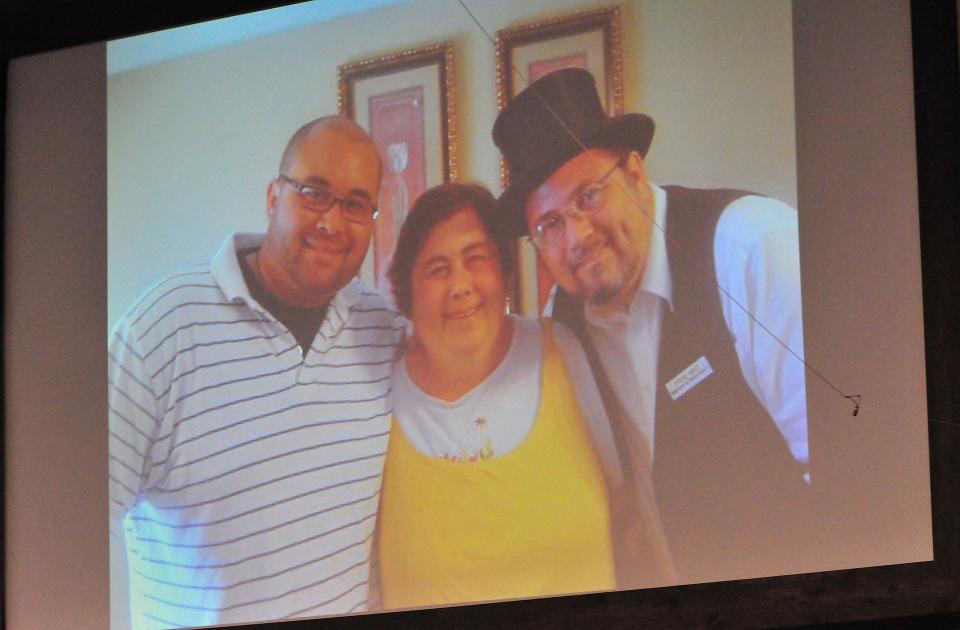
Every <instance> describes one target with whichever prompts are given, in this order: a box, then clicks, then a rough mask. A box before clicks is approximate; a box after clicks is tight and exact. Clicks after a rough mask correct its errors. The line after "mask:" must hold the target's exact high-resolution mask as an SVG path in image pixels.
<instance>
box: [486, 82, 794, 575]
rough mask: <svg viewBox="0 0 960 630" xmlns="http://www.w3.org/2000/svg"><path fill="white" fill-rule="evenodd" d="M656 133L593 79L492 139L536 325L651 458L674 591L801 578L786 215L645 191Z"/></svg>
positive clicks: (540, 94)
mask: <svg viewBox="0 0 960 630" xmlns="http://www.w3.org/2000/svg"><path fill="white" fill-rule="evenodd" d="M653 130H654V124H653V120H652V119H651V118H650V117H649V116H646V115H644V114H625V115H622V116H614V117H612V118H608V117H607V116H606V114H605V113H604V111H603V108H602V106H601V104H600V99H599V96H598V94H597V90H596V85H595V83H594V80H593V77H592V76H591V75H590V73H589V72H587V71H585V70H580V69H572V68H571V69H564V70H559V71H556V72H553V73H551V74H548V75H546V76H544V77H542V78H541V79H540V80H538V81H536V82H534V83H533V84H531V85H530V86H529V87H528V88H527V89H525V90H524V91H522V92H521V93H520V94H518V95H517V97H516V98H515V99H514V100H513V101H512V102H511V103H510V104H509V105H508V106H507V108H506V109H504V110H503V111H502V112H501V113H500V115H499V117H498V118H497V121H496V123H495V125H494V128H493V138H494V142H495V143H496V145H497V147H499V149H500V150H501V152H502V153H503V156H504V158H505V160H506V162H507V165H508V167H509V171H510V186H509V187H508V188H507V189H506V190H505V191H504V192H503V194H502V195H501V197H500V199H499V200H498V207H499V209H500V211H501V212H502V213H503V215H504V220H505V221H509V222H511V223H512V224H513V225H514V227H515V230H516V233H517V235H518V236H522V235H529V238H530V240H531V242H532V243H533V245H534V247H535V248H536V251H537V255H538V258H539V260H540V262H541V263H542V265H543V267H544V268H545V269H546V270H547V272H548V273H549V274H550V276H551V277H552V279H553V280H554V281H555V282H556V284H557V288H556V291H555V294H554V295H553V297H552V299H551V302H550V303H548V305H547V314H550V315H552V316H553V317H554V318H556V319H559V320H561V321H563V322H565V323H567V324H568V325H569V326H571V328H572V329H573V330H574V331H575V332H576V334H577V336H578V337H579V338H580V340H581V342H582V343H583V345H584V347H585V350H586V353H587V356H588V358H589V360H590V363H591V368H592V371H593V374H594V377H595V379H596V380H597V384H598V386H599V387H600V390H601V392H602V393H603V397H604V403H605V405H606V406H607V411H608V415H609V416H610V417H611V422H612V424H613V425H614V426H613V427H612V428H613V429H614V433H615V435H617V436H618V437H617V439H618V440H619V441H620V442H621V451H620V452H621V458H623V459H625V460H630V461H631V462H632V464H633V467H634V468H636V467H637V466H644V465H649V464H648V463H647V462H649V461H650V459H649V456H650V455H652V458H653V459H652V461H653V464H652V466H653V474H654V479H655V482H656V491H657V497H658V501H659V507H660V511H661V516H662V518H663V524H664V529H665V531H666V534H667V537H668V539H669V541H670V546H671V551H672V553H673V557H674V561H675V563H676V566H677V571H678V573H679V576H680V579H681V580H682V581H684V582H702V581H712V580H720V579H735V578H743V577H754V576H758V575H769V574H775V573H784V572H795V571H794V570H795V569H798V568H799V566H800V565H799V564H797V563H801V562H802V561H803V558H804V548H805V546H804V541H807V540H809V535H808V526H807V523H806V520H807V518H808V511H809V497H808V496H807V495H808V494H809V492H810V490H809V488H808V487H807V485H808V482H809V473H808V470H807V466H808V463H809V458H808V450H807V421H806V398H805V389H804V365H803V362H802V361H801V360H800V358H801V357H802V353H803V333H802V319H801V310H800V269H799V252H798V238H797V214H796V211H795V210H794V209H793V208H791V207H789V206H787V205H785V204H783V203H781V202H779V201H776V200H773V199H770V198H767V197H763V196H759V195H756V194H753V193H750V192H746V191H740V190H729V189H718V190H700V189H691V188H683V187H678V186H664V187H660V186H657V185H656V184H654V183H652V182H650V181H649V180H648V178H647V173H646V170H645V163H644V160H645V158H646V155H647V151H648V149H649V147H650V143H651V140H652V137H653ZM637 429H639V433H641V434H642V435H643V436H644V437H645V438H646V439H645V440H641V441H640V444H641V446H638V445H637V444H636V443H635V442H636V440H632V439H630V438H629V437H626V436H630V435H636V434H637V432H638V431H637ZM643 445H649V447H648V446H643ZM638 448H639V449H644V448H652V453H637V450H638ZM786 569H794V570H789V571H788V570H786Z"/></svg>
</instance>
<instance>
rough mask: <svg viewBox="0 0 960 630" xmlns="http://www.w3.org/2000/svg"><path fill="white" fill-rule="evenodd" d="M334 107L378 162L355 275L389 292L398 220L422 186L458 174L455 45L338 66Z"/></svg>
mask: <svg viewBox="0 0 960 630" xmlns="http://www.w3.org/2000/svg"><path fill="white" fill-rule="evenodd" d="M337 82H338V88H337V108H338V110H339V111H340V113H341V114H344V115H346V116H348V117H350V118H351V119H352V120H354V121H355V122H357V124H359V125H360V126H361V127H363V128H364V129H365V130H366V131H367V132H368V133H369V134H370V136H371V138H373V141H374V144H376V145H377V150H378V151H380V154H381V159H382V160H383V165H384V169H383V184H382V185H381V190H380V198H379V200H378V207H379V208H380V217H379V219H378V220H377V225H376V228H375V230H374V235H373V255H372V256H367V258H366V260H365V261H364V264H363V267H362V268H361V270H360V277H361V278H362V279H364V280H366V281H368V282H369V283H370V284H371V285H375V286H377V287H379V288H380V289H381V290H383V291H388V290H389V287H388V283H386V281H385V275H386V270H387V268H388V266H389V263H390V260H391V257H392V255H393V248H394V246H395V244H396V239H397V235H398V234H399V229H400V225H401V224H402V223H403V219H404V218H405V217H406V213H407V211H409V208H410V206H411V205H412V204H413V202H414V201H415V200H416V198H417V197H418V196H419V195H420V194H421V193H423V191H424V190H426V189H428V188H431V187H433V186H437V185H439V184H441V183H443V182H448V181H454V180H456V179H457V131H456V129H457V126H456V97H455V90H454V57H453V42H450V41H444V42H439V43H435V44H429V45H426V46H421V47H418V48H412V49H408V50H403V51H399V52H393V53H388V54H384V55H378V56H376V57H370V58H367V59H362V60H359V61H355V62H351V63H346V64H343V65H340V66H338V67H337Z"/></svg>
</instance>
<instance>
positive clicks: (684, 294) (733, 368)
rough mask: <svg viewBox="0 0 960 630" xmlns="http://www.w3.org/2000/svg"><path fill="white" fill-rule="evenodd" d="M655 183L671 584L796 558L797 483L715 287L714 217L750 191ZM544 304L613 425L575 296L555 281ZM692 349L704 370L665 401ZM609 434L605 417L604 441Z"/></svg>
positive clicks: (615, 405) (658, 468)
mask: <svg viewBox="0 0 960 630" xmlns="http://www.w3.org/2000/svg"><path fill="white" fill-rule="evenodd" d="M665 190H666V191H667V200H668V203H667V207H668V212H667V224H666V226H665V227H666V233H667V243H668V258H669V264H670V275H671V279H672V287H673V295H672V298H673V311H672V312H671V311H670V310H669V309H668V308H664V312H663V324H662V330H661V335H660V356H659V365H658V374H657V385H656V412H655V413H656V424H655V429H654V481H655V485H656V491H657V500H658V504H659V508H660V515H661V518H662V520H663V525H664V530H665V532H666V535H667V539H668V540H669V543H670V549H671V553H672V554H673V559H674V563H675V565H676V568H677V572H678V573H679V577H680V579H681V581H683V582H701V581H714V580H719V579H732V578H738V577H755V576H759V575H770V574H773V573H778V572H784V571H783V568H784V567H790V566H802V564H803V563H802V562H800V561H801V560H802V558H803V556H804V554H805V553H806V551H805V550H806V548H807V545H808V539H809V535H808V524H807V519H808V517H809V513H810V507H811V506H810V497H809V494H810V493H809V489H808V488H807V487H806V484H805V483H804V481H803V478H802V475H803V470H802V469H801V467H800V466H799V465H798V464H797V463H796V461H795V460H794V459H793V457H792V455H791V454H790V451H789V448H788V447H787V444H786V441H785V440H784V439H783V437H782V436H781V435H780V433H779V431H778V430H777V427H776V425H775V424H774V423H773V421H772V420H771V418H770V416H769V414H767V412H766V410H765V409H764V408H763V406H762V405H761V404H760V403H759V402H758V401H757V399H756V397H755V396H754V395H753V392H752V391H751V389H750V387H749V386H748V385H747V383H746V382H745V381H744V380H743V376H742V373H741V371H740V364H739V360H738V358H737V354H736V350H735V348H734V340H733V338H732V336H731V334H730V332H729V330H728V329H727V326H726V323H725V321H724V319H723V311H722V307H721V302H720V292H719V290H718V289H717V281H716V277H717V276H716V270H715V267H714V259H713V240H714V235H715V232H716V226H717V221H718V220H719V217H720V214H721V213H722V212H723V210H724V208H726V206H727V205H729V204H730V203H731V202H732V201H734V200H736V199H737V198H739V197H742V196H744V195H748V194H750V193H747V192H744V191H737V190H696V189H689V188H681V187H671V186H668V187H666V188H665ZM554 304H555V306H554V317H556V318H557V319H558V320H560V321H563V322H565V323H567V324H568V325H570V327H571V328H572V329H573V330H574V332H576V333H577V336H578V337H579V338H580V341H581V343H583V345H584V346H585V350H586V353H587V356H588V358H589V359H590V363H591V368H592V369H593V372H594V376H595V377H596V379H597V383H598V386H599V388H600V390H601V393H602V394H603V398H604V404H605V406H606V407H607V413H608V415H609V416H610V417H611V422H612V424H613V425H617V424H618V422H621V421H622V420H618V419H619V418H626V417H628V416H626V415H625V414H626V413H629V410H623V409H622V407H621V405H620V403H619V401H618V400H617V397H616V395H615V394H614V392H613V390H612V388H611V387H610V384H609V381H608V379H607V377H606V374H605V373H604V368H603V366H602V363H601V362H600V360H599V356H598V354H597V350H596V348H595V347H594V345H593V342H592V340H591V338H590V336H589V335H588V334H586V328H585V323H584V319H583V302H582V301H579V300H576V299H574V298H572V297H571V296H569V295H567V294H565V293H563V292H562V291H558V292H557V295H556V298H555V300H554ZM701 356H703V357H706V359H707V361H708V362H709V363H710V367H711V368H712V370H713V374H711V375H710V376H708V377H707V378H705V379H704V380H703V381H701V382H700V383H699V384H697V385H696V386H694V387H693V388H692V389H690V390H689V391H687V392H686V393H685V394H683V395H682V396H680V397H679V398H678V399H677V400H673V399H671V397H670V395H669V394H668V392H667V389H666V383H667V382H668V381H670V380H671V379H673V378H674V377H675V376H677V375H678V374H679V373H680V372H682V371H683V370H684V369H685V368H687V366H689V365H690V364H692V363H693V362H694V361H696V360H697V359H698V358H700V357H701ZM620 433H622V431H618V430H617V429H616V426H615V427H614V436H615V438H616V439H619V437H618V436H619V434H620ZM621 452H623V451H622V450H621ZM793 560H796V561H797V562H799V565H798V564H796V563H794V562H793Z"/></svg>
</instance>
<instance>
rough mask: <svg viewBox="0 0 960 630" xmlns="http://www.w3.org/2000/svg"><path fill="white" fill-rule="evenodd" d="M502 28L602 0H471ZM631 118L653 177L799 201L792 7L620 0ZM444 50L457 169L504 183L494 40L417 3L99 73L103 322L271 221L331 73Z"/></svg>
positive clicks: (457, 16) (433, 5) (429, 2)
mask: <svg viewBox="0 0 960 630" xmlns="http://www.w3.org/2000/svg"><path fill="white" fill-rule="evenodd" d="M468 6H469V7H470V9H471V11H473V12H474V14H475V15H476V17H477V19H478V20H479V22H480V23H481V24H482V25H483V27H484V29H485V30H486V31H487V32H489V33H490V34H491V35H493V34H494V32H495V31H496V30H498V29H501V28H505V27H508V26H513V25H517V24H524V23H528V22H531V21H537V20H540V19H544V18H548V17H556V16H561V15H565V14H569V13H571V12H575V11H580V10H585V9H591V8H598V7H601V6H609V5H605V4H598V3H596V2H582V1H575V0H566V1H564V2H556V1H554V0H535V1H533V0H531V1H526V2H522V3H519V2H509V1H506V0H484V1H483V2H479V1H477V0H473V1H472V2H470V3H469V4H468ZM621 11H622V17H621V19H622V23H621V26H622V33H623V53H624V54H623V57H624V83H625V88H626V90H625V108H626V111H645V112H647V113H649V114H651V115H652V116H653V117H654V119H655V120H656V122H657V133H656V136H655V138H654V142H653V148H652V149H651V152H650V154H649V156H648V158H649V159H648V162H649V164H648V168H649V171H650V173H651V177H652V178H653V179H654V180H656V181H659V182H663V183H673V182H676V183H684V184H687V185H695V186H696V185H704V186H709V185H723V186H735V187H743V188H749V189H752V190H756V191H758V192H764V193H767V194H770V195H773V196H775V197H778V198H780V199H783V200H784V201H787V202H788V203H791V204H793V205H796V176H795V171H796V161H795V141H794V110H793V65H792V48H793V43H792V37H791V22H790V20H791V10H790V5H789V3H787V2H783V1H777V2H766V1H727V2H722V3H720V2H704V1H694V0H683V1H671V2H635V3H622V5H621ZM443 39H453V40H454V42H455V55H456V73H457V94H456V96H457V99H458V103H457V109H458V119H457V125H458V129H459V134H460V152H459V155H460V165H461V168H460V174H461V178H462V179H473V180H478V181H481V182H484V183H486V184H487V185H489V186H490V187H491V188H493V189H495V190H496V189H498V188H499V175H498V172H499V171H498V168H499V155H498V153H497V151H496V148H495V147H494V146H493V143H492V141H491V140H490V129H491V127H492V125H493V120H494V118H495V117H496V111H497V110H496V87H495V86H496V70H495V67H496V66H495V56H494V48H493V44H492V43H491V42H490V41H489V40H488V39H487V37H486V36H485V35H484V33H483V32H482V31H481V30H480V29H479V28H478V27H477V25H476V24H475V23H474V22H473V21H472V20H471V19H470V17H469V16H468V15H467V14H466V12H465V11H464V10H463V8H462V7H461V6H460V5H459V4H458V3H456V2H450V1H449V0H424V1H422V2H417V3H414V4H411V5H400V6H397V7H388V8H384V9H378V10H375V11H371V12H369V13H366V14H363V15H359V16H352V17H349V18H344V19H341V20H338V21H336V22H333V23H323V24H318V25H312V26H309V27H305V28H302V29H299V30H296V31H290V32H286V33H281V34H276V35H270V36H265V37H260V38H257V39H254V40H249V41H247V42H244V43H242V44H237V45H234V46H230V47H227V48H223V49H219V50H215V51H212V52H208V53H203V54H199V55H194V56H191V57H187V58H182V59H178V60H174V61H169V62H165V63H162V64H159V65H156V66H152V67H148V68H144V69H141V70H136V71H131V72H127V73H123V74H119V75H115V76H112V77H110V78H109V80H108V131H109V134H108V156H109V157H108V238H109V241H108V258H109V271H108V285H109V308H108V325H109V326H112V325H113V324H114V323H115V322H116V320H117V318H118V317H119V316H120V315H121V314H122V312H123V311H124V310H125V309H126V308H127V306H129V305H130V304H131V303H132V302H133V300H134V299H135V298H136V297H137V296H138V295H139V294H141V293H142V292H143V290H144V289H145V288H146V287H147V286H148V285H149V284H150V283H152V282H153V281H155V280H157V279H158V278H160V277H162V276H163V275H165V274H167V273H170V272H171V271H174V270H176V269H179V268H182V267H183V266H184V265H186V264H189V263H192V262H201V261H204V260H207V259H209V257H210V256H211V254H212V253H213V252H214V251H215V250H216V248H217V247H218V246H219V244H220V243H221V242H222V241H223V239H224V238H225V236H226V235H227V234H229V233H230V232H232V231H234V230H261V229H262V228H263V226H264V222H265V215H264V208H265V194H266V192H265V191H266V185H267V183H268V181H269V179H270V178H271V177H273V176H274V175H275V174H276V169H277V163H278V160H279V156H280V153H281V152H282V150H283V146H284V144H285V143H286V140H287V138H288V137H289V135H290V134H291V133H292V132H293V131H294V130H295V129H296V128H297V127H299V126H300V125H301V124H302V123H304V122H306V121H307V120H310V119H312V118H315V117H317V116H319V115H324V114H328V113H332V112H335V111H336V108H337V65H338V64H342V63H346V62H350V61H356V60H358V59H363V58H366V57H371V56H374V55H378V54H382V53H386V52H391V51H396V50H403V49H406V48H411V47H415V46H420V45H423V44H426V43H430V42H434V41H439V40H443Z"/></svg>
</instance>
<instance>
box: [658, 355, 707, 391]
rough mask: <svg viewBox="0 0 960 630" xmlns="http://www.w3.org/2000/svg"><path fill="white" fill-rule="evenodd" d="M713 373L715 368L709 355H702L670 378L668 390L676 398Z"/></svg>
mask: <svg viewBox="0 0 960 630" xmlns="http://www.w3.org/2000/svg"><path fill="white" fill-rule="evenodd" d="M711 374H713V368H711V367H710V362H709V361H707V357H700V358H699V359H697V360H696V361H694V362H693V363H691V364H690V366H689V367H688V368H687V369H685V370H684V371H683V372H680V373H679V374H677V375H676V376H674V377H673V378H672V379H670V381H669V382H668V383H667V392H668V393H669V394H670V398H673V399H674V400H676V399H677V398H680V397H681V396H683V395H684V394H686V393H687V392H688V391H690V390H691V389H693V386H694V385H696V384H697V383H699V382H700V381H702V380H703V379H705V378H707V377H708V376H710V375H711Z"/></svg>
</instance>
